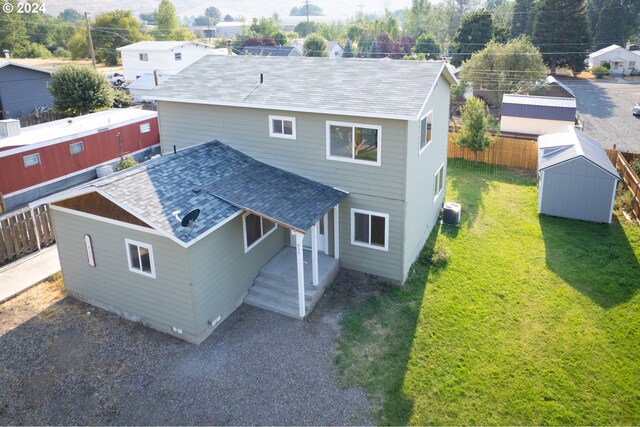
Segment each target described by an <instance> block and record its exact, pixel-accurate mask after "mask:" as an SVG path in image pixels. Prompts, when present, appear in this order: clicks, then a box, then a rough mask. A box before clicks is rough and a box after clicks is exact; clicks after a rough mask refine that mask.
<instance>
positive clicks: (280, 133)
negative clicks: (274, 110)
mask: <svg viewBox="0 0 640 427" xmlns="http://www.w3.org/2000/svg"><path fill="white" fill-rule="evenodd" d="M269 136H270V137H272V138H287V139H296V118H295V117H285V116H269Z"/></svg>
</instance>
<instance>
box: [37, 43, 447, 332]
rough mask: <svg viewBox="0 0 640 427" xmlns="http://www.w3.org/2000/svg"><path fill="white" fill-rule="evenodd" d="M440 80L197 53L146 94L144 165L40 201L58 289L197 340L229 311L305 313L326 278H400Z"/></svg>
mask: <svg viewBox="0 0 640 427" xmlns="http://www.w3.org/2000/svg"><path fill="white" fill-rule="evenodd" d="M210 70H218V71H217V72H215V73H211V72H210ZM203 73H205V74H206V75H207V78H206V79H202V78H201V76H202V75H203ZM455 81H456V80H455V78H454V77H453V76H452V74H451V73H450V71H449V68H447V67H446V66H445V65H444V64H440V63H429V62H422V61H375V60H343V61H327V60H326V58H282V57H261V56H255V57H254V56H236V57H231V56H227V57H215V56H207V57H204V58H202V59H201V60H200V61H198V62H196V63H195V64H193V65H192V66H190V67H188V68H186V69H185V70H183V71H182V72H180V73H178V74H177V75H175V76H173V77H170V78H169V79H168V80H166V81H165V82H164V83H163V84H162V85H161V86H158V87H157V88H154V89H153V90H152V92H151V94H150V95H149V97H150V98H152V99H153V100H155V101H156V102H157V104H158V113H159V115H160V117H161V119H160V133H161V144H162V153H163V156H162V157H161V158H160V159H156V160H154V161H152V162H150V163H148V164H147V165H141V166H138V167H137V168H133V169H131V170H127V171H124V172H120V173H118V174H115V175H113V176H110V177H108V178H105V179H104V180H101V181H95V182H93V183H92V184H91V186H85V187H83V188H81V189H79V190H78V192H77V193H74V194H71V193H67V194H65V195H63V196H61V197H58V198H57V199H51V200H49V201H50V202H51V204H52V206H51V213H52V218H53V222H54V224H55V227H56V232H57V233H58V234H57V237H58V249H59V252H60V259H61V264H62V267H63V275H64V280H65V285H66V286H67V287H68V289H70V291H71V292H72V294H73V295H75V296H77V297H78V298H82V299H84V300H86V301H89V302H91V303H93V304H96V305H99V306H102V307H105V308H107V309H109V310H112V311H114V312H117V313H120V314H121V315H124V316H127V317H129V318H131V319H135V320H139V321H142V322H144V323H145V324H147V325H151V326H153V327H155V328H157V329H159V330H162V331H165V332H167V333H170V334H173V335H176V336H179V337H181V338H183V339H187V340H189V341H192V342H199V341H201V340H202V339H204V338H205V337H206V336H207V335H208V334H209V333H210V332H211V331H212V330H213V329H214V328H215V327H216V325H218V324H219V322H220V321H221V320H223V319H224V318H225V317H226V316H228V315H229V314H230V313H231V312H232V311H233V310H234V309H235V308H236V307H237V306H238V305H240V304H241V303H243V302H244V303H247V304H251V305H255V306H258V307H261V308H265V309H269V310H272V311H275V312H278V313H282V314H285V315H288V316H292V317H296V318H304V317H305V316H307V315H308V314H309V312H310V311H311V310H312V309H313V306H314V304H315V303H316V302H317V301H318V299H319V298H320V296H321V295H322V292H323V290H324V288H325V287H326V286H327V285H328V284H330V283H331V282H332V281H333V279H334V278H335V275H336V274H337V271H338V269H344V270H351V271H354V272H357V273H359V274H366V275H368V276H370V277H377V278H379V279H382V280H386V281H389V282H394V283H398V284H400V283H402V282H404V280H405V279H406V278H407V276H408V274H409V270H410V267H411V265H412V263H413V262H414V260H415V259H416V258H417V256H418V254H419V253H420V251H421V249H422V247H423V246H424V243H425V242H426V240H427V238H428V236H429V234H430V233H431V232H432V231H433V229H434V228H436V224H437V218H438V216H439V213H440V210H441V207H442V203H443V199H444V195H445V182H446V171H447V133H448V111H449V88H450V85H451V84H453V83H455ZM346 82H348V83H349V84H346ZM194 210H198V212H199V216H198V218H197V219H196V220H195V222H192V221H189V218H191V217H190V216H187V217H186V220H185V215H187V213H188V212H192V211H194ZM185 221H186V223H185V224H183V222H185Z"/></svg>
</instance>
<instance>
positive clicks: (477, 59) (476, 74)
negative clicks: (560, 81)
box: [461, 36, 549, 105]
mask: <svg viewBox="0 0 640 427" xmlns="http://www.w3.org/2000/svg"><path fill="white" fill-rule="evenodd" d="M548 71H549V70H548V69H547V67H546V66H545V64H544V61H543V60H542V55H541V54H540V51H539V50H538V49H537V48H536V47H535V46H534V45H533V44H532V43H531V41H530V40H529V38H528V37H526V36H520V37H518V38H517V39H513V40H511V41H509V42H508V43H504V44H502V43H497V42H496V41H494V40H492V41H490V42H489V43H488V44H487V47H485V48H484V49H482V50H481V51H478V52H476V53H474V54H473V55H472V56H471V58H470V59H468V60H467V61H465V62H464V64H463V67H462V73H461V77H462V79H463V80H466V81H470V82H473V86H474V88H477V89H481V90H483V91H486V92H487V100H488V101H489V102H490V103H491V104H493V105H500V104H501V102H502V95H503V94H505V93H511V92H521V91H527V90H528V89H529V88H531V87H533V86H534V85H535V84H536V82H539V81H540V80H542V79H544V78H545V77H546V75H547V73H548Z"/></svg>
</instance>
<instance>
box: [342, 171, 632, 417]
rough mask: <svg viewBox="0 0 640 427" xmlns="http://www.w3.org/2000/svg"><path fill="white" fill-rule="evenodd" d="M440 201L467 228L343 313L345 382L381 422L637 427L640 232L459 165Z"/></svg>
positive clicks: (445, 231) (433, 242) (518, 176)
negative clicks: (559, 210) (457, 207)
mask: <svg viewBox="0 0 640 427" xmlns="http://www.w3.org/2000/svg"><path fill="white" fill-rule="evenodd" d="M446 200H450V201H458V202H460V203H461V204H462V207H463V216H462V224H461V226H460V227H457V228H456V227H450V226H442V227H441V229H440V231H439V233H437V236H436V235H432V236H431V239H430V241H429V242H428V244H427V247H426V248H425V251H424V256H421V261H422V262H420V261H418V262H416V264H415V265H414V270H413V272H412V275H411V277H410V278H409V280H408V281H407V283H406V284H405V286H404V287H402V288H394V289H391V290H389V291H387V292H385V293H384V294H382V295H378V296H372V297H370V298H369V299H368V300H366V301H365V302H364V303H362V304H359V305H357V306H354V307H353V308H352V309H351V310H350V312H348V313H347V314H346V315H345V317H344V318H343V320H342V333H341V336H340V338H339V340H338V355H337V357H336V361H337V364H338V370H339V381H340V382H341V383H342V385H343V386H351V387H362V388H363V389H364V390H365V391H366V393H367V394H368V396H369V398H370V401H371V403H372V404H373V407H374V409H373V411H374V413H375V415H376V416H377V417H378V420H379V422H380V423H382V424H393V425H403V424H419V425H431V424H440V425H471V424H473V425H559V424H564V425H601V424H609V425H611V424H627V425H637V424H640V315H638V313H639V312H640V293H639V292H638V288H639V287H640V266H639V264H638V261H639V260H640V227H637V226H633V225H630V224H628V223H627V222H626V221H625V220H624V218H622V217H620V219H619V218H618V217H617V215H614V220H613V223H612V224H610V225H606V224H592V223H586V222H580V221H571V220H564V219H560V218H551V217H544V216H539V215H538V214H537V191H536V187H535V180H534V177H533V176H532V175H528V174H527V173H521V172H518V171H516V170H513V169H507V168H500V167H493V166H485V165H482V166H478V167H477V166H475V165H474V164H473V163H469V162H466V161H462V160H451V159H450V160H449V176H448V187H447V196H446ZM431 253H433V256H429V255H430V254H431ZM429 258H431V259H432V260H433V261H432V262H431V263H429V262H428V259H429Z"/></svg>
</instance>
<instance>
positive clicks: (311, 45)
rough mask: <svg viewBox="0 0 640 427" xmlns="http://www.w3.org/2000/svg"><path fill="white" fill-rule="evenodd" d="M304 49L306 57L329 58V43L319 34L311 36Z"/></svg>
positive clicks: (307, 39) (308, 37) (305, 42)
mask: <svg viewBox="0 0 640 427" xmlns="http://www.w3.org/2000/svg"><path fill="white" fill-rule="evenodd" d="M303 48H304V56H316V57H319V56H327V43H326V41H325V40H324V39H323V38H322V37H321V36H320V35H319V34H316V33H313V34H309V35H308V36H307V38H306V39H305V40H304V45H303Z"/></svg>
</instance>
